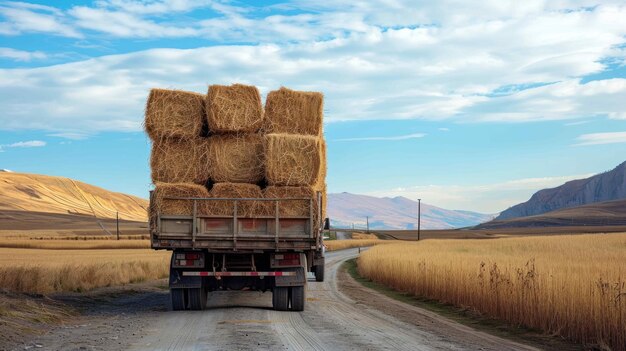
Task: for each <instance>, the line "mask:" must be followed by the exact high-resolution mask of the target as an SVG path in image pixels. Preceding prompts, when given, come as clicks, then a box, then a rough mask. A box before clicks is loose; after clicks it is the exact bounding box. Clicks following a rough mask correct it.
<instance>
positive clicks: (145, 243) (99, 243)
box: [0, 239, 150, 250]
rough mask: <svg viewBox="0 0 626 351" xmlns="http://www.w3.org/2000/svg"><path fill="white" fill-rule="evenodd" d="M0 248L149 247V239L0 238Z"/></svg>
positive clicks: (87, 248) (79, 248) (75, 248)
mask: <svg viewBox="0 0 626 351" xmlns="http://www.w3.org/2000/svg"><path fill="white" fill-rule="evenodd" d="M0 248H14V249H47V250H95V249H98V250H99V249H149V248H150V241H149V240H130V239H127V240H57V239H45V240H32V239H0Z"/></svg>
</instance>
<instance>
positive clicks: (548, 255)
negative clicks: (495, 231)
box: [358, 234, 626, 351]
mask: <svg viewBox="0 0 626 351" xmlns="http://www.w3.org/2000/svg"><path fill="white" fill-rule="evenodd" d="M383 242H391V243H393V244H391V245H382V246H378V247H374V248H372V249H370V250H368V251H366V252H364V253H363V254H362V255H361V257H360V258H359V259H358V271H359V274H360V275H362V276H364V277H367V278H369V279H371V280H373V281H375V282H378V283H382V284H384V285H387V286H390V287H392V288H394V289H396V290H399V291H403V292H408V293H410V294H413V295H415V296H418V297H423V298H430V299H435V300H438V301H441V302H443V303H449V304H452V305H455V306H459V307H462V308H468V309H472V310H475V311H477V312H479V313H481V314H483V315H485V316H487V317H491V318H497V319H501V320H504V321H507V322H509V323H511V324H513V325H519V326H525V327H528V328H533V329H539V330H542V331H545V332H546V333H549V334H553V335H560V336H562V337H565V338H568V339H570V340H572V341H575V342H579V343H583V344H586V345H592V346H594V347H597V348H601V349H611V350H614V351H617V350H626V329H625V327H624V321H626V268H625V267H626V266H625V262H626V234H596V235H577V236H554V237H525V238H509V239H495V240H425V241H421V242H411V243H409V242H403V243H401V244H400V243H397V242H395V243H394V242H393V241H385V240H383Z"/></svg>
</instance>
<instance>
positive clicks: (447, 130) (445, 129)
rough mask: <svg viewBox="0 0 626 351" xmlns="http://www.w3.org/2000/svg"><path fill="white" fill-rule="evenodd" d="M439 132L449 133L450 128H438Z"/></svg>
mask: <svg viewBox="0 0 626 351" xmlns="http://www.w3.org/2000/svg"><path fill="white" fill-rule="evenodd" d="M439 130H440V131H442V132H449V131H450V128H439Z"/></svg>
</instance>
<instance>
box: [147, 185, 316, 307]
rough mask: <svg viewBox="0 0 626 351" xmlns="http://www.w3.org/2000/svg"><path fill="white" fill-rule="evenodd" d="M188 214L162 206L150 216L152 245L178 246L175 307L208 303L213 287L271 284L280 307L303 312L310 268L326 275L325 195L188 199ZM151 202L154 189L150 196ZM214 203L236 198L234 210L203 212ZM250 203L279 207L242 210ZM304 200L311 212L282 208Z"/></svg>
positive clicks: (263, 286)
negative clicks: (258, 212) (257, 212)
mask: <svg viewBox="0 0 626 351" xmlns="http://www.w3.org/2000/svg"><path fill="white" fill-rule="evenodd" d="M167 200H173V201H188V202H189V203H190V204H191V208H193V212H192V214H191V215H189V216H181V215H165V214H161V213H158V212H157V213H156V214H155V215H153V216H152V217H151V220H150V234H151V245H152V248H153V249H157V250H171V251H172V259H171V264H170V278H169V288H170V294H171V299H172V308H173V309H174V310H185V309H191V310H201V309H204V307H205V306H206V303H207V297H208V292H210V291H216V290H252V291H263V292H265V291H271V292H272V304H273V307H274V309H276V310H279V311H287V310H291V311H302V310H303V309H304V305H305V301H306V297H305V293H306V284H307V273H308V272H313V273H314V275H315V279H316V280H317V281H323V280H324V263H325V262H324V250H323V247H324V246H323V236H322V230H323V223H322V221H321V218H322V205H323V204H322V196H321V193H318V194H317V199H313V198H280V199H279V198H185V197H171V198H168V199H167ZM150 201H151V204H152V203H153V201H154V196H153V195H152V194H151V196H150ZM209 202H222V203H226V204H232V212H231V213H232V215H228V216H225V215H219V216H209V215H202V214H199V213H200V212H199V211H198V208H199V207H201V206H203V205H204V204H206V203H209ZM248 202H256V203H264V204H265V205H266V206H267V207H268V208H271V209H272V210H273V211H271V212H273V213H271V214H270V212H268V215H262V216H255V217H254V218H250V217H240V216H238V211H237V209H238V208H241V207H242V206H245V205H246V203H248ZM290 202H300V203H302V202H305V203H308V206H309V214H308V215H307V216H300V217H294V216H282V215H281V213H280V208H284V206H289V203H290Z"/></svg>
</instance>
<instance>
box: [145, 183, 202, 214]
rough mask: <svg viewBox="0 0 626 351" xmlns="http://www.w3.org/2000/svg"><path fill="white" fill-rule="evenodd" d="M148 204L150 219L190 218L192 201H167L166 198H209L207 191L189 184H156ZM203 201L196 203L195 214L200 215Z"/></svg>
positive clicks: (199, 186)
mask: <svg viewBox="0 0 626 351" xmlns="http://www.w3.org/2000/svg"><path fill="white" fill-rule="evenodd" d="M152 196H153V197H152V202H151V203H150V218H151V219H153V218H155V217H156V215H157V214H160V215H180V216H191V215H192V214H193V201H188V200H169V199H166V198H167V197H199V198H207V197H209V192H208V191H207V189H206V188H205V187H203V186H201V185H197V184H189V183H175V184H169V183H156V184H155V188H154V192H153V193H152ZM202 203H203V201H198V206H197V209H196V210H197V212H198V214H202V213H203V212H204V211H203V208H202Z"/></svg>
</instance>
